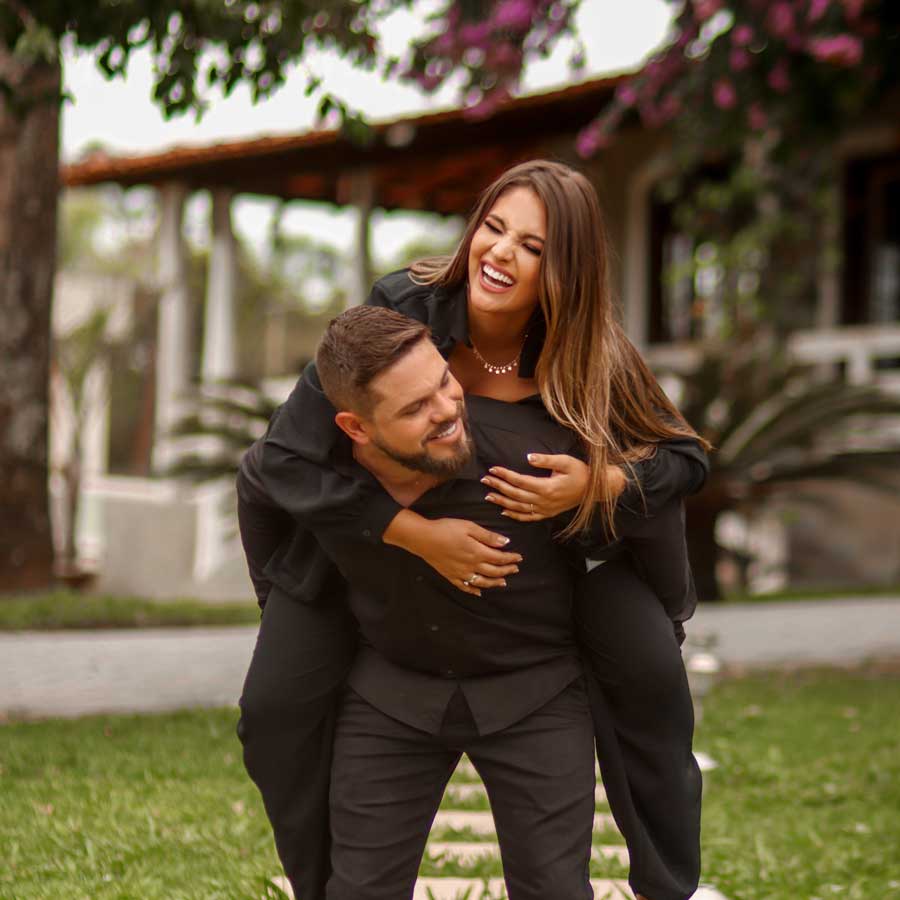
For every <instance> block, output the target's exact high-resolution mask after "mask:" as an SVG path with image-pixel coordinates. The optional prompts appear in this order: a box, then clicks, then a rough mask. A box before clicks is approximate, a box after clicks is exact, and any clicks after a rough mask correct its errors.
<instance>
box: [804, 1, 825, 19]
mask: <svg viewBox="0 0 900 900" xmlns="http://www.w3.org/2000/svg"><path fill="white" fill-rule="evenodd" d="M829 6H831V0H810V3H809V12H808V13H807V14H806V18H807V19H808V20H809V21H810V22H818V21H819V19H821V18H822V16H824V15H825V13H826V11H827V10H828V7H829Z"/></svg>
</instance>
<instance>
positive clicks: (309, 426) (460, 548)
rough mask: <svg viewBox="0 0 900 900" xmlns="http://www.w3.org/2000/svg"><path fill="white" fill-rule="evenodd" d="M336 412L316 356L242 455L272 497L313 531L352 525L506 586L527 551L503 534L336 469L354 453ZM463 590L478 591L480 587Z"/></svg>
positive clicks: (446, 571)
mask: <svg viewBox="0 0 900 900" xmlns="http://www.w3.org/2000/svg"><path fill="white" fill-rule="evenodd" d="M334 415H335V410H334V407H333V406H332V405H331V403H330V402H329V400H328V398H327V397H326V396H325V394H324V392H323V391H322V388H321V385H320V383H319V379H318V374H317V373H316V370H315V366H314V365H313V364H312V363H311V364H310V365H309V366H307V368H306V371H305V372H304V373H303V376H302V377H301V379H300V381H299V382H298V383H297V386H296V387H295V388H294V391H293V392H292V394H291V396H290V397H289V398H288V401H287V402H286V403H285V404H284V405H283V406H282V407H281V408H280V411H279V414H278V415H277V416H275V417H273V420H272V423H271V424H270V427H269V432H268V434H267V436H266V438H265V441H264V443H263V444H262V451H261V453H259V454H254V455H253V456H252V457H248V458H245V462H244V468H245V470H249V469H250V468H251V467H253V469H254V471H255V473H256V476H257V480H258V481H259V483H260V485H261V487H262V490H263V491H264V493H265V495H266V496H268V497H269V498H271V500H272V501H273V504H275V505H277V506H278V507H279V508H280V509H281V510H283V511H284V512H286V513H287V514H288V515H289V516H290V517H291V519H292V520H294V521H296V522H297V523H299V524H300V525H301V526H302V527H304V528H307V529H309V530H310V531H312V532H313V533H316V532H321V531H323V530H328V529H331V530H338V531H344V532H345V533H350V529H353V530H354V532H356V533H358V534H359V535H361V536H362V537H363V538H364V539H365V540H367V541H372V542H381V541H383V542H384V543H388V544H392V545H394V546H397V547H401V548H402V549H404V550H406V551H408V552H409V553H413V554H414V555H416V556H419V557H421V558H422V559H423V560H424V561H425V562H427V563H428V564H429V565H430V566H431V567H432V568H434V569H435V570H436V571H437V572H439V573H440V574H441V575H443V576H444V577H445V578H446V579H447V580H448V581H450V582H451V583H453V584H454V585H455V586H457V587H458V582H459V581H463V580H467V579H469V578H470V577H471V576H472V574H473V573H474V572H477V573H478V574H479V575H480V576H482V580H481V582H480V587H481V588H490V587H501V586H502V585H503V583H504V581H503V579H504V578H505V577H506V576H507V575H512V574H515V572H516V571H518V569H517V563H519V562H521V559H522V558H521V556H519V554H517V553H506V552H504V551H502V549H501V548H502V547H503V546H505V544H506V538H504V537H503V535H499V534H496V533H494V532H490V531H487V530H485V529H484V528H480V527H479V526H477V525H475V524H474V523H472V522H467V521H464V520H458V519H438V520H435V521H432V520H430V519H426V518H424V517H422V516H420V515H418V514H417V513H415V512H413V511H412V510H409V509H406V508H405V507H403V506H401V505H400V504H399V503H397V502H396V501H395V500H394V499H393V498H392V497H391V496H390V495H389V494H388V493H387V491H384V490H383V489H381V488H380V487H378V486H377V485H376V484H375V483H374V482H372V481H369V480H366V481H363V480H361V479H358V478H354V477H351V476H348V475H347V474H342V473H340V472H338V471H337V470H336V469H335V468H334V464H335V458H336V457H337V456H339V455H340V453H341V452H342V451H343V452H344V453H348V452H349V440H348V439H347V437H346V436H345V435H344V433H343V432H342V431H340V429H339V428H338V427H337V425H335V423H334ZM264 516H265V513H264V512H263V513H261V514H260V517H264ZM260 517H257V520H258V519H259V518H260ZM257 555H258V556H260V557H261V555H262V554H261V553H260V554H257ZM254 558H255V557H254ZM248 563H251V557H250V555H249V554H248ZM263 564H265V561H263ZM251 571H252V563H251ZM460 589H461V590H464V591H466V592H467V593H471V594H475V595H477V596H480V595H481V590H480V589H479V588H475V587H463V588H460Z"/></svg>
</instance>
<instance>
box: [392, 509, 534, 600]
mask: <svg viewBox="0 0 900 900" xmlns="http://www.w3.org/2000/svg"><path fill="white" fill-rule="evenodd" d="M383 540H384V543H386V544H393V545H394V546H396V547H402V548H403V549H404V550H406V551H408V552H409V553H413V554H415V555H416V556H418V557H420V558H421V559H423V560H425V562H427V563H428V565H430V566H431V568H432V569H434V570H435V571H436V572H438V573H440V574H441V575H443V576H444V578H446V579H447V581H449V582H450V583H451V584H452V585H453V586H454V587H456V588H458V589H459V590H461V591H465V593H467V594H474V595H475V596H477V597H480V596H481V589H482V588H493V587H506V576H507V575H514V574H515V573H516V572H518V571H519V567H518V565H517V563H520V562H521V561H522V557H521V556H520V555H519V554H518V553H508V552H505V551H503V550H501V549H500V548H501V547H505V546H506V545H507V544H508V543H509V538H507V537H504V536H503V535H502V534H496V533H495V532H493V531H488V530H487V529H486V528H482V527H481V526H480V525H476V524H475V523H474V522H468V521H466V520H465V519H426V518H425V517H424V516H420V515H419V514H418V513H414V512H413V511H412V510H409V509H404V510H401V511H400V512H399V513H397V515H396V516H395V517H394V519H393V521H392V522H391V523H390V525H388V527H387V529H386V530H385V532H384V537H383Z"/></svg>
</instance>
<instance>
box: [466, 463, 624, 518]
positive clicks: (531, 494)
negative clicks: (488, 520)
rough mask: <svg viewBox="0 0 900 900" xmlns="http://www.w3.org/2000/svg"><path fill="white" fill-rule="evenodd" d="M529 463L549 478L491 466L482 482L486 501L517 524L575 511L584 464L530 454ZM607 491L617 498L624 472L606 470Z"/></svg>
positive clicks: (582, 485)
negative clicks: (607, 477)
mask: <svg viewBox="0 0 900 900" xmlns="http://www.w3.org/2000/svg"><path fill="white" fill-rule="evenodd" d="M528 462H529V463H531V465H533V466H535V467H536V468H539V469H550V476H549V477H543V478H540V477H536V476H534V475H522V474H520V473H519V472H513V471H511V470H510V469H504V468H502V467H501V466H493V467H492V468H491V469H489V470H488V471H489V472H490V475H485V477H484V478H482V479H481V481H482V483H483V484H486V485H487V486H488V487H489V488H491V489H492V491H491V493H489V494H488V495H487V496H486V497H485V500H490V502H491V503H495V504H497V506H502V507H503V512H502V513H501V515H503V516H508V517H509V518H511V519H516V520H518V521H519V522H540V521H541V520H543V519H552V518H553V517H554V516H558V515H559V514H560V513H563V512H565V511H566V510H569V509H574V507H576V506H578V504H579V503H580V502H581V498H582V497H583V496H584V494H585V491H586V490H587V485H588V474H589V469H588V467H587V464H586V463H583V462H582V461H581V460H580V459H576V458H575V457H574V456H567V455H565V454H557V455H550V454H546V453H529V454H528ZM609 469H610V471H609V478H610V485H609V486H610V489H611V491H612V492H613V494H614V496H618V495H619V494H620V493H621V492H622V490H624V488H625V484H626V478H625V473H624V472H623V471H622V470H621V469H620V468H619V467H618V466H610V467H609Z"/></svg>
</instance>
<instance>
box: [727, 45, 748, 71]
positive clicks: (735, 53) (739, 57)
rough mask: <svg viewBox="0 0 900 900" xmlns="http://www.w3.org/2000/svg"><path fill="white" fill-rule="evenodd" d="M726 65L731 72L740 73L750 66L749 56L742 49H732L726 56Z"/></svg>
mask: <svg viewBox="0 0 900 900" xmlns="http://www.w3.org/2000/svg"><path fill="white" fill-rule="evenodd" d="M728 64H729V65H730V66H731V71H732V72H742V71H743V70H744V69H746V68H747V67H748V66H749V65H750V54H749V53H748V52H747V51H746V50H745V49H744V48H743V47H732V48H731V53H729V54H728Z"/></svg>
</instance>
